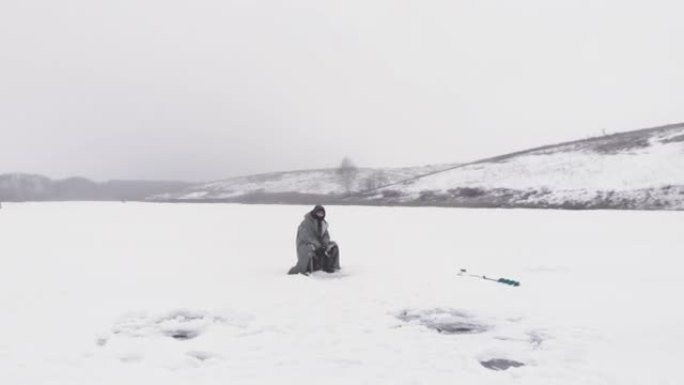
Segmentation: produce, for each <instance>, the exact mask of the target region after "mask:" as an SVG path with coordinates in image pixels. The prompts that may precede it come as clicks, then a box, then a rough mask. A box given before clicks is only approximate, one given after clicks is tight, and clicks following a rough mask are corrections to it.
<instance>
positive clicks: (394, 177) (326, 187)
mask: <svg viewBox="0 0 684 385" xmlns="http://www.w3.org/2000/svg"><path fill="white" fill-rule="evenodd" d="M453 166H454V165H432V166H423V167H410V168H396V169H371V168H358V169H356V170H355V175H354V177H353V178H351V185H350V186H349V187H350V190H351V191H364V190H372V189H376V188H378V187H380V186H384V185H387V184H393V183H396V182H399V181H402V180H406V179H409V178H413V177H416V176H419V175H424V174H427V173H431V172H435V171H439V170H444V169H447V168H451V167H453ZM345 193H346V186H345V185H344V183H343V180H342V178H341V177H340V175H338V172H337V170H336V169H323V170H304V171H290V172H276V173H269V174H260V175H251V176H244V177H237V178H231V179H227V180H223V181H219V182H213V183H208V184H202V185H198V186H193V187H191V188H188V189H186V190H184V191H182V192H179V193H171V194H161V195H157V196H154V197H152V200H170V201H202V200H237V201H239V200H241V198H244V197H250V196H254V195H257V194H258V195H261V196H268V195H269V194H274V195H278V196H282V195H283V194H298V195H309V196H310V195H315V196H322V195H329V196H340V195H343V194H345Z"/></svg>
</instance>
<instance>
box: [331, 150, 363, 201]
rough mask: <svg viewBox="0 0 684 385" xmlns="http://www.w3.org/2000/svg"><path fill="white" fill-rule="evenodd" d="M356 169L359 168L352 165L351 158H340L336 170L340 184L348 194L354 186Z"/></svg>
mask: <svg viewBox="0 0 684 385" xmlns="http://www.w3.org/2000/svg"><path fill="white" fill-rule="evenodd" d="M358 171H359V170H358V168H356V166H355V165H354V162H352V160H351V159H349V158H348V157H345V158H344V159H342V163H340V166H339V167H338V168H337V170H336V173H337V176H338V177H339V181H340V184H341V185H342V187H343V188H344V191H345V192H346V193H347V194H349V193H350V192H351V191H352V189H353V187H354V181H355V180H356V175H357V174H358Z"/></svg>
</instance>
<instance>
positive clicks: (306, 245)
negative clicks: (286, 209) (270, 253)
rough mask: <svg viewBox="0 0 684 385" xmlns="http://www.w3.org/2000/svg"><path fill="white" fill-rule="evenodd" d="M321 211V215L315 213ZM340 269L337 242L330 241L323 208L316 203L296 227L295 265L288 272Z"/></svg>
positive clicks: (330, 271)
mask: <svg viewBox="0 0 684 385" xmlns="http://www.w3.org/2000/svg"><path fill="white" fill-rule="evenodd" d="M319 211H322V212H323V216H322V217H318V216H316V213H317V212H319ZM339 269H340V252H339V248H338V247H337V244H336V243H335V242H332V241H330V234H329V233H328V222H326V221H325V209H324V208H323V206H320V205H317V206H316V207H314V209H313V210H311V212H309V213H307V214H306V215H305V216H304V220H303V221H302V223H301V224H300V225H299V228H298V229H297V265H295V266H294V267H292V268H291V269H290V271H289V272H288V274H300V273H302V274H303V273H308V272H311V271H312V270H313V271H316V270H324V271H326V272H328V273H332V272H334V271H336V270H339Z"/></svg>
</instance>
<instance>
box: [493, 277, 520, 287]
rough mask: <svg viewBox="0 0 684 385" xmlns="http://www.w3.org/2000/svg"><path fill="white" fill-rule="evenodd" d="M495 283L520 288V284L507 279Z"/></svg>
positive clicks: (500, 279)
mask: <svg viewBox="0 0 684 385" xmlns="http://www.w3.org/2000/svg"><path fill="white" fill-rule="evenodd" d="M497 282H499V283H503V284H504V285H511V286H516V287H517V286H520V282H518V281H514V280H512V279H508V278H499V279H498V280H497Z"/></svg>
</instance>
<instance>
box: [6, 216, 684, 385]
mask: <svg viewBox="0 0 684 385" xmlns="http://www.w3.org/2000/svg"><path fill="white" fill-rule="evenodd" d="M309 209H310V208H309V207H303V206H246V205H210V204H199V205H193V204H176V205H173V204H142V203H126V204H123V203H44V204H37V203H35V204H34V203H31V204H4V205H3V206H2V209H0V262H1V264H0V311H1V314H2V316H1V317H0V329H1V330H2V331H3V335H2V338H0V384H7V385H20V384H50V385H58V384H65V385H66V384H69V385H80V384H83V385H101V384H112V385H122V384H128V385H130V384H144V385H151V384H164V385H173V384H193V385H194V384H276V383H278V384H471V385H475V384H478V385H479V384H508V385H510V384H521V385H522V384H525V385H535V384H539V385H550V384H554V385H558V384H572V385H577V384H620V385H627V384H658V385H665V384H668V385H669V384H672V385H675V384H676V385H681V384H682V383H684V373H682V372H681V368H680V365H681V362H682V360H683V359H684V351H683V350H682V343H683V342H684V328H683V327H682V325H684V310H682V305H681V304H679V305H678V303H680V302H679V301H680V299H678V298H679V296H680V295H681V294H682V293H683V292H684V273H683V270H682V268H683V267H684V262H683V261H682V251H683V250H684V236H682V234H684V233H683V229H684V213H683V212H618V211H588V212H568V211H531V210H463V209H437V208H373V207H328V219H329V221H330V232H331V235H332V237H333V239H335V240H337V241H338V243H339V244H340V249H341V262H342V268H343V273H342V274H339V275H333V276H324V275H314V276H313V277H305V276H287V275H285V272H286V271H287V270H288V269H289V268H290V267H291V266H292V265H293V264H294V261H295V251H294V236H295V231H296V227H297V225H298V224H299V222H300V221H301V219H302V216H303V215H304V214H305V213H306V211H308V210H309ZM460 268H467V269H468V270H469V271H471V272H473V273H480V274H487V275H490V276H493V277H495V278H498V277H506V278H512V279H517V280H519V281H521V282H522V285H521V286H520V287H509V286H506V285H502V284H499V283H495V282H490V281H485V280H481V279H475V278H467V277H459V276H458V274H457V273H458V271H459V269H460ZM497 359H499V360H510V361H515V362H517V363H520V364H524V366H520V367H512V368H509V369H507V370H491V369H488V368H486V367H484V366H483V364H482V362H489V361H490V360H497Z"/></svg>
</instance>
